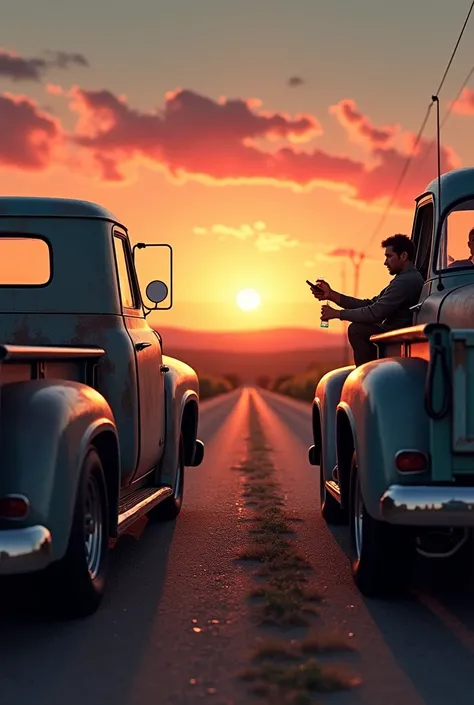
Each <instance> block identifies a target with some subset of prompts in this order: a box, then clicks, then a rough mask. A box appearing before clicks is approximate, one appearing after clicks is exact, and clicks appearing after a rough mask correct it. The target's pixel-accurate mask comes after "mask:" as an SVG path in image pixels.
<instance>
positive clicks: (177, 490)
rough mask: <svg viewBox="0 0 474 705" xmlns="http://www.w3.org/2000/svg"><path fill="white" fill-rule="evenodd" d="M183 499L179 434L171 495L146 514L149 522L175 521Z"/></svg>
mask: <svg viewBox="0 0 474 705" xmlns="http://www.w3.org/2000/svg"><path fill="white" fill-rule="evenodd" d="M183 497H184V438H183V433H182V432H181V435H180V438H179V452H178V464H177V468H176V482H175V486H174V490H173V494H172V495H171V497H168V499H165V501H164V502H160V504H158V505H157V506H156V507H153V509H151V510H150V511H149V512H148V518H149V520H150V521H172V520H173V519H176V517H177V516H178V514H179V513H180V511H181V507H182V506H183Z"/></svg>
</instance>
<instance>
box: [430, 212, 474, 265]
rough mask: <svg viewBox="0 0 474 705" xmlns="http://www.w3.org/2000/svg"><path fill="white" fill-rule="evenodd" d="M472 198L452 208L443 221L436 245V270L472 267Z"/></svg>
mask: <svg viewBox="0 0 474 705" xmlns="http://www.w3.org/2000/svg"><path fill="white" fill-rule="evenodd" d="M473 228H474V200H472V199H471V200H467V201H463V202H462V203H459V204H458V205H457V206H455V207H454V208H452V209H451V210H450V211H449V213H448V215H447V216H446V218H445V219H444V221H443V226H442V228H441V236H440V242H439V247H438V257H437V270H438V271H440V270H443V269H453V268H459V267H472V266H473V260H472V257H473V254H474V233H473V234H472V235H471V231H472V230H473Z"/></svg>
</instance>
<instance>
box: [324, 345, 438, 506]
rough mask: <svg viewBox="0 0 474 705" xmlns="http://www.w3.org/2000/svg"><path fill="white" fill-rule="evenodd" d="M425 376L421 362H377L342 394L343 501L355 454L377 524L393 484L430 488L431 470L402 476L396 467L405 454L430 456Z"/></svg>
mask: <svg viewBox="0 0 474 705" xmlns="http://www.w3.org/2000/svg"><path fill="white" fill-rule="evenodd" d="M426 371H427V362H426V360H422V359H421V358H407V357H398V358H397V357H395V358H386V359H380V360H374V361H373V362H368V363H366V364H365V365H361V366H360V367H358V368H357V369H355V370H354V371H353V372H351V374H350V375H349V376H348V377H347V379H346V382H345V384H344V387H343V389H342V394H341V400H340V402H339V404H338V406H337V414H336V436H337V458H338V468H339V477H340V483H341V495H342V497H347V496H348V494H347V492H348V484H349V471H350V459H351V456H352V451H353V450H354V449H355V451H356V453H357V461H358V466H359V473H360V482H361V487H362V493H363V497H364V502H365V505H366V508H367V511H368V512H369V514H370V515H371V516H372V517H373V518H375V519H380V499H381V497H382V495H383V494H384V492H385V490H386V489H387V487H388V486H389V485H390V484H393V483H397V484H420V483H423V482H429V470H426V471H424V472H421V473H416V474H409V473H408V474H402V473H400V472H399V471H398V470H397V468H396V466H395V456H396V453H397V452H398V451H400V450H413V449H416V450H419V451H421V452H424V453H426V454H428V453H429V420H428V417H427V414H426V411H425V407H424V385H425V378H426Z"/></svg>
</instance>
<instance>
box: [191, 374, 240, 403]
mask: <svg viewBox="0 0 474 705" xmlns="http://www.w3.org/2000/svg"><path fill="white" fill-rule="evenodd" d="M241 384H242V382H241V380H240V378H239V377H238V376H237V375H234V374H231V373H229V374H226V375H222V376H217V375H216V376H214V375H208V374H199V398H200V399H202V400H204V399H212V397H216V396H218V395H219V394H225V393H226V392H231V391H232V390H233V389H237V388H238V387H240V386H241Z"/></svg>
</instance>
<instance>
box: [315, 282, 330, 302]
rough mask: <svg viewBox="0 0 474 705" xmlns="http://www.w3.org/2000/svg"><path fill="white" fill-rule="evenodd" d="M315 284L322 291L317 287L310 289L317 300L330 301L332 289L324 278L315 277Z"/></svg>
mask: <svg viewBox="0 0 474 705" xmlns="http://www.w3.org/2000/svg"><path fill="white" fill-rule="evenodd" d="M316 284H317V285H318V286H319V287H320V288H321V289H322V293H321V292H320V291H318V290H317V289H311V293H312V294H313V296H314V298H315V299H318V301H331V300H332V293H333V291H332V289H331V287H330V286H329V284H328V283H327V282H325V281H324V279H317V280H316Z"/></svg>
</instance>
